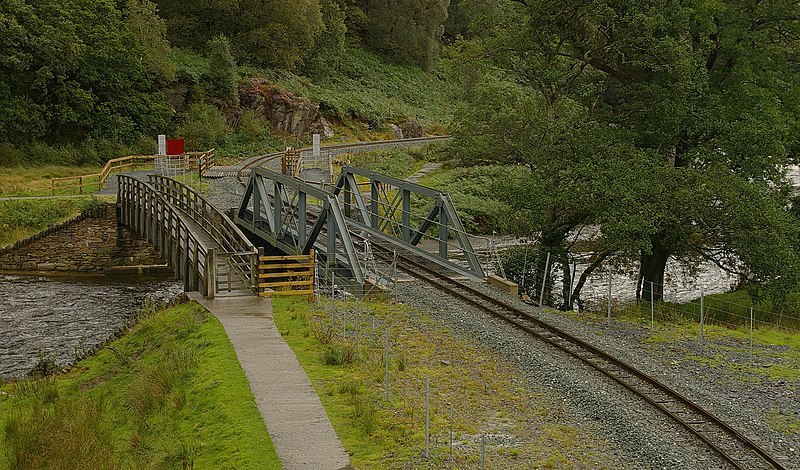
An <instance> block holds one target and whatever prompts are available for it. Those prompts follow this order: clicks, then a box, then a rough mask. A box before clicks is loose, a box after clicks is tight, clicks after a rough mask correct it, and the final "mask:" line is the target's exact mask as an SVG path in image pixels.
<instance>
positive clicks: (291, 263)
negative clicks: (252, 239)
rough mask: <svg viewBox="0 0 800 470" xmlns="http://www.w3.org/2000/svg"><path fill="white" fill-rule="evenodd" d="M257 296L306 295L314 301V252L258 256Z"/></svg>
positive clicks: (309, 299)
mask: <svg viewBox="0 0 800 470" xmlns="http://www.w3.org/2000/svg"><path fill="white" fill-rule="evenodd" d="M258 260H259V264H258V279H259V282H258V295H260V296H262V297H274V296H283V295H306V296H308V302H309V303H311V302H313V301H314V250H311V253H309V254H307V255H290V256H259V258H258Z"/></svg>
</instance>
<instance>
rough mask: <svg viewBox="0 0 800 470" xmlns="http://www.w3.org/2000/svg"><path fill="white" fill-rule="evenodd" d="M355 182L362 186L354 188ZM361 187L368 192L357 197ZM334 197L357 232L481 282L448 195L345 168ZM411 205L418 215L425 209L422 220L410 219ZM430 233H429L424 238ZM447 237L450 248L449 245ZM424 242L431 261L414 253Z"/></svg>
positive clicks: (421, 252) (422, 252) (481, 275)
mask: <svg viewBox="0 0 800 470" xmlns="http://www.w3.org/2000/svg"><path fill="white" fill-rule="evenodd" d="M357 178H361V179H363V180H366V182H364V183H362V184H359V183H357ZM361 185H363V186H365V187H368V188H369V189H368V191H363V192H362V190H361V189H359V186H361ZM333 194H335V195H342V199H343V201H344V214H345V216H346V217H348V218H349V219H350V220H351V221H353V222H354V223H355V224H356V225H357V226H360V227H361V228H364V229H368V230H369V231H370V233H371V234H373V235H376V236H378V237H379V238H383V239H386V240H389V241H392V242H393V243H399V244H400V245H402V246H405V247H406V248H408V249H409V250H410V251H412V252H413V253H416V254H418V255H420V256H422V257H424V258H427V259H429V260H431V261H435V262H436V263H439V264H441V265H443V266H446V267H448V268H450V269H452V270H454V271H456V272H459V273H461V274H463V275H465V276H467V277H469V278H472V279H475V280H483V279H484V277H485V275H484V271H483V267H482V266H481V263H480V260H479V259H478V256H477V255H476V253H475V250H474V249H473V247H472V244H471V242H470V240H469V237H468V234H467V232H466V230H465V229H464V225H463V224H462V223H461V219H460V218H459V217H458V213H457V212H456V209H455V206H454V205H453V201H452V199H451V198H450V196H449V195H448V194H447V193H444V192H441V191H437V190H435V189H432V188H428V187H426V186H423V185H420V184H417V183H411V182H408V181H405V180H401V179H399V178H393V177H391V176H386V175H382V174H380V173H375V172H372V171H368V170H364V169H362V168H357V167H352V166H345V167H343V168H342V171H341V174H340V176H339V179H338V180H337V182H336V185H335V186H334V189H333ZM366 195H368V196H366ZM412 205H413V206H415V207H416V208H422V209H423V210H425V208H427V211H426V212H424V213H425V214H426V215H424V216H422V217H420V216H419V215H415V212H412ZM417 213H420V212H417ZM431 231H433V232H434V233H433V234H429V232H431ZM451 235H452V239H453V241H454V243H453V242H451V241H450V239H451ZM426 237H427V238H428V239H431V240H434V241H435V242H436V243H437V245H438V253H437V254H436V255H433V254H431V253H428V252H427V251H425V250H422V249H420V248H417V247H418V245H419V243H420V242H422V241H423V240H424V239H425V238H426ZM450 249H452V250H454V251H456V252H457V253H458V254H459V255H460V256H462V257H463V259H464V260H465V263H466V267H464V266H461V265H459V264H457V263H454V262H452V261H450V259H449V255H448V251H449V250H450Z"/></svg>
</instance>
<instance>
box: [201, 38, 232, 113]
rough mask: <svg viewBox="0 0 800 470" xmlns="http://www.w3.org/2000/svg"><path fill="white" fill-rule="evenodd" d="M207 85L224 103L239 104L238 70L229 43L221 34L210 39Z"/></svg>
mask: <svg viewBox="0 0 800 470" xmlns="http://www.w3.org/2000/svg"><path fill="white" fill-rule="evenodd" d="M208 86H209V88H210V90H211V92H212V93H213V94H215V95H216V96H218V97H219V98H221V99H222V100H224V101H225V102H226V103H228V104H231V105H234V106H236V105H238V104H239V72H238V71H237V70H236V62H234V60H233V54H231V43H230V42H229V41H228V38H227V37H225V36H222V35H220V36H217V37H215V38H214V39H212V40H211V52H210V53H209V55H208Z"/></svg>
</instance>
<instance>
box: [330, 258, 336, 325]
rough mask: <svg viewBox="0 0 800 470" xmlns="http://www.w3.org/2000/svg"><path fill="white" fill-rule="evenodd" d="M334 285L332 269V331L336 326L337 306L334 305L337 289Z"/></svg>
mask: <svg viewBox="0 0 800 470" xmlns="http://www.w3.org/2000/svg"><path fill="white" fill-rule="evenodd" d="M333 283H334V277H333V269H331V330H333V328H334V326H335V324H334V317H335V316H336V306H335V305H334V303H333V302H334V293H335V292H336V289H334V287H333V285H334V284H333Z"/></svg>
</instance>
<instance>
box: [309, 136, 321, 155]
mask: <svg viewBox="0 0 800 470" xmlns="http://www.w3.org/2000/svg"><path fill="white" fill-rule="evenodd" d="M311 139H312V144H311V153H312V155H314V158H319V155H320V148H319V134H314V135H312V136H311Z"/></svg>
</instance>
